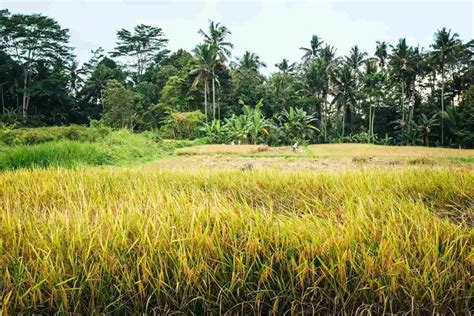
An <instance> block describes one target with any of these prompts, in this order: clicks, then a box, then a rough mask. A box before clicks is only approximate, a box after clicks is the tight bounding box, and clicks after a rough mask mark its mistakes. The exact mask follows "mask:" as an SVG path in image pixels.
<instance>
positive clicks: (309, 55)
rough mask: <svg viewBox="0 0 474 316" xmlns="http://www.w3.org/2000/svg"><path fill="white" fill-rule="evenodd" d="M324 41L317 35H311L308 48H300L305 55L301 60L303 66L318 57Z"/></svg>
mask: <svg viewBox="0 0 474 316" xmlns="http://www.w3.org/2000/svg"><path fill="white" fill-rule="evenodd" d="M323 43H324V41H323V40H321V38H320V37H319V36H318V35H313V37H312V38H311V43H310V47H309V48H307V47H300V49H301V50H303V51H304V52H305V53H304V55H303V57H301V59H302V60H303V62H304V63H305V64H307V63H308V62H309V61H310V60H311V59H313V58H315V57H317V56H318V54H319V52H320V50H321V46H322V45H323Z"/></svg>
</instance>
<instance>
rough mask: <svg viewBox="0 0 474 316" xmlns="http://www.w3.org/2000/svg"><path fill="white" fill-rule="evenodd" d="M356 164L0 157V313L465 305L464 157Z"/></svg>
mask: <svg viewBox="0 0 474 316" xmlns="http://www.w3.org/2000/svg"><path fill="white" fill-rule="evenodd" d="M340 146H346V145H336V147H334V148H333V149H334V150H336V148H339V147H340ZM351 146H352V145H351ZM370 147H371V146H368V147H367V148H368V149H367V150H370ZM207 148H209V147H207ZM325 148H326V150H327V151H329V150H333V149H331V147H325V146H322V145H318V146H310V147H309V148H307V149H305V150H308V151H309V150H311V151H317V152H318V153H322V152H324V149H325ZM341 148H342V147H341ZM347 148H349V146H348V147H347ZM351 148H352V147H351ZM357 148H359V149H360V150H361V151H363V150H362V147H359V146H357ZM392 148H393V147H390V148H389V149H387V150H392ZM377 150H379V149H378V148H377ZM393 150H394V152H395V153H396V154H397V155H404V154H405V153H406V152H409V151H410V149H406V151H401V149H398V148H396V149H393ZM412 150H413V149H412ZM433 153H434V152H433ZM471 153H472V152H469V151H467V152H456V153H455V154H454V153H453V152H451V151H445V152H444V151H441V152H440V153H437V154H438V155H442V157H471V156H470V155H471ZM333 154H334V156H338V155H339V153H336V152H335V151H334V153H333ZM352 154H354V155H355V156H357V157H359V156H360V155H362V153H360V152H357V153H356V149H351V150H350V152H348V155H352ZM235 155H236V154H231V155H229V156H228V157H227V159H230V160H232V159H239V158H241V157H238V156H235ZM301 155H302V156H301V158H299V157H297V156H296V157H294V158H292V159H296V160H297V159H306V158H304V157H303V156H304V155H306V153H301ZM341 155H342V153H341ZM371 155H375V153H374V152H372V153H371ZM433 155H435V154H433ZM450 155H452V156H450ZM423 156H424V155H423ZM181 158H182V157H174V158H171V159H181ZM189 158H190V159H193V158H196V156H191V157H189ZM250 158H251V157H250ZM259 159H270V158H268V157H267V158H259ZM275 159H276V158H275ZM347 159H350V158H349V157H348V158H347ZM189 162H190V163H191V161H189ZM156 164H160V162H157V163H156ZM466 165H469V163H466ZM471 165H472V164H471ZM359 169H360V170H346V171H343V172H339V173H331V172H329V171H331V170H327V171H328V172H321V171H310V170H306V169H294V170H292V171H291V172H286V171H282V170H275V169H271V168H265V167H264V166H262V168H254V169H246V170H239V169H237V170H216V169H213V168H204V167H203V168H201V169H194V170H191V169H189V170H184V171H180V170H167V169H166V168H156V167H150V166H144V167H133V168H132V167H88V168H82V169H81V168H79V169H74V170H68V169H59V168H56V169H55V168H53V169H46V170H39V169H33V170H17V171H6V172H3V173H0V272H1V274H2V279H1V281H0V295H1V296H0V299H1V300H0V303H1V305H0V310H1V314H2V315H10V314H11V315H15V314H18V313H23V314H32V313H43V314H52V313H60V314H66V313H78V314H85V315H88V314H94V313H95V314H97V313H106V314H113V313H114V314H139V313H145V314H153V313H155V314H171V313H181V314H223V313H228V314H258V315H261V314H278V315H280V314H283V313H293V314H297V313H304V314H312V313H316V314H333V313H347V314H356V313H358V314H362V313H375V314H382V313H407V312H413V313H415V314H428V313H429V314H432V313H460V314H468V313H470V312H473V310H472V308H473V306H474V275H473V271H474V172H473V171H472V169H470V168H468V167H465V166H464V167H459V168H452V166H451V165H439V166H437V167H436V168H435V167H434V166H432V165H426V164H419V165H416V166H411V167H407V168H398V169H394V170H390V169H380V170H378V169H363V168H359Z"/></svg>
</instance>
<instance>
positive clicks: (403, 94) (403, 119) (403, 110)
mask: <svg viewBox="0 0 474 316" xmlns="http://www.w3.org/2000/svg"><path fill="white" fill-rule="evenodd" d="M402 121H403V122H405V87H404V86H403V82H402Z"/></svg>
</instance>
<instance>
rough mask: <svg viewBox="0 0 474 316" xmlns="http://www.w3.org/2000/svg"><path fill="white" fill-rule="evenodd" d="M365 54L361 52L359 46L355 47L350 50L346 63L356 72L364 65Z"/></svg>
mask: <svg viewBox="0 0 474 316" xmlns="http://www.w3.org/2000/svg"><path fill="white" fill-rule="evenodd" d="M366 56H367V53H366V52H361V51H360V49H359V46H357V45H355V46H354V47H352V48H351V52H350V54H349V56H346V63H347V64H348V65H349V66H350V67H351V68H352V69H354V70H358V69H359V67H360V66H362V65H363V64H364V61H365V57H366Z"/></svg>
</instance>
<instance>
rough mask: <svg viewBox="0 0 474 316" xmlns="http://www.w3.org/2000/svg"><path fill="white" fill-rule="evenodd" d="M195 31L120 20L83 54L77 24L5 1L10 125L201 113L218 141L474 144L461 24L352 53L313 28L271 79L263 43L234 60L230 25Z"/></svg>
mask: <svg viewBox="0 0 474 316" xmlns="http://www.w3.org/2000/svg"><path fill="white" fill-rule="evenodd" d="M196 29H197V30H199V31H198V33H199V34H200V35H201V36H202V37H201V39H202V42H201V43H199V44H198V45H197V46H196V48H195V49H193V50H192V51H191V52H187V51H185V50H182V49H180V50H177V51H175V52H170V51H169V50H168V49H167V44H168V41H169V39H168V38H166V36H165V30H163V29H162V28H161V27H158V26H151V25H145V24H140V25H137V26H135V27H133V28H132V29H125V28H122V29H120V30H118V31H117V34H116V43H117V44H116V47H115V49H114V50H113V51H112V52H105V51H104V50H103V49H101V48H98V49H96V50H94V51H92V52H91V58H90V60H89V61H87V62H84V63H81V62H80V61H78V60H77V59H76V58H75V56H74V54H73V49H72V47H71V46H70V44H69V31H68V30H67V29H64V28H62V27H61V26H60V25H59V23H57V22H56V21H55V20H54V19H52V18H50V17H46V16H43V15H41V14H12V13H10V12H9V11H8V10H1V11H0V34H1V36H0V94H1V95H0V102H1V106H2V109H1V116H0V122H1V124H3V125H14V126H36V125H62V124H71V123H76V124H88V123H89V121H90V120H103V121H104V122H105V123H106V124H109V125H111V126H113V127H117V128H122V127H126V128H130V129H133V130H146V129H157V128H161V127H162V126H163V125H164V124H172V123H170V122H174V121H175V120H172V119H171V118H172V117H184V118H185V117H188V116H186V115H177V114H176V113H181V112H193V113H197V112H196V111H200V112H202V114H203V115H202V118H203V123H202V124H204V126H205V127H203V129H202V131H203V133H204V134H206V133H211V134H212V135H211V136H212V137H211V138H210V139H214V140H216V141H217V140H220V141H223V140H225V139H229V138H226V137H220V136H219V137H217V136H216V135H215V133H216V131H219V133H224V132H223V131H227V133H228V135H234V136H235V138H232V137H234V136H229V137H231V138H232V139H233V140H234V141H237V140H238V141H243V140H245V139H246V137H247V140H248V141H251V142H254V141H264V142H268V143H275V144H287V143H290V142H292V141H297V140H302V141H305V142H313V143H318V142H352V141H364V142H372V143H391V144H397V145H399V144H410V145H412V144H418V145H426V146H435V145H440V146H464V147H473V146H474V144H473V141H472V139H474V136H473V135H474V131H473V125H472V99H473V98H472V94H473V92H472V89H473V85H474V66H473V63H472V60H473V58H474V41H473V40H469V41H467V42H463V41H462V40H461V39H460V36H459V35H458V34H457V33H455V32H454V31H452V30H449V29H447V28H444V27H441V28H440V29H438V30H436V31H435V32H434V34H433V42H432V45H430V47H426V48H422V47H419V46H416V45H415V43H409V42H408V41H407V40H406V39H405V38H400V40H399V41H398V42H396V43H388V42H386V41H382V40H380V41H376V43H374V47H373V51H372V52H367V51H364V50H362V49H361V48H360V46H358V45H354V46H353V47H352V49H351V50H350V52H349V54H348V55H347V56H341V55H338V53H337V49H336V48H335V47H334V46H332V45H331V43H330V42H331V39H329V38H327V39H326V38H324V39H323V38H321V37H320V36H319V35H317V34H315V35H313V36H312V37H311V38H309V39H308V42H307V43H306V44H305V43H301V45H302V47H300V49H301V52H302V55H301V59H300V60H294V61H292V60H289V59H288V58H285V56H281V57H282V59H281V62H279V63H277V64H275V72H273V73H272V74H270V75H267V76H265V75H264V74H262V72H261V71H262V69H263V68H264V67H266V66H267V64H266V62H265V60H264V59H262V57H261V56H259V55H258V54H257V53H255V51H258V47H255V48H252V49H251V50H247V51H245V52H244V53H243V54H242V55H240V56H237V57H233V56H234V55H235V54H233V49H234V45H233V44H232V32H231V30H229V29H228V28H227V27H226V26H225V25H223V24H221V23H220V22H216V21H209V23H208V25H207V26H204V27H202V28H199V26H197V27H196ZM190 32H193V30H190ZM356 40H357V39H354V41H356ZM173 115H174V116H173ZM252 122H253V123H252ZM206 124H207V125H206ZM252 124H254V125H252ZM193 126H194V125H193ZM197 128H198V129H200V128H201V127H197ZM239 128H240V129H241V130H240V131H239V130H238V129H239ZM213 133H214V134H213ZM267 133H268V134H267ZM175 134H176V133H175ZM188 134H189V133H188ZM197 134H199V133H198V131H196V133H194V132H193V133H192V135H197ZM226 135H227V134H226ZM242 135H247V136H246V137H243V136H242Z"/></svg>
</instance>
